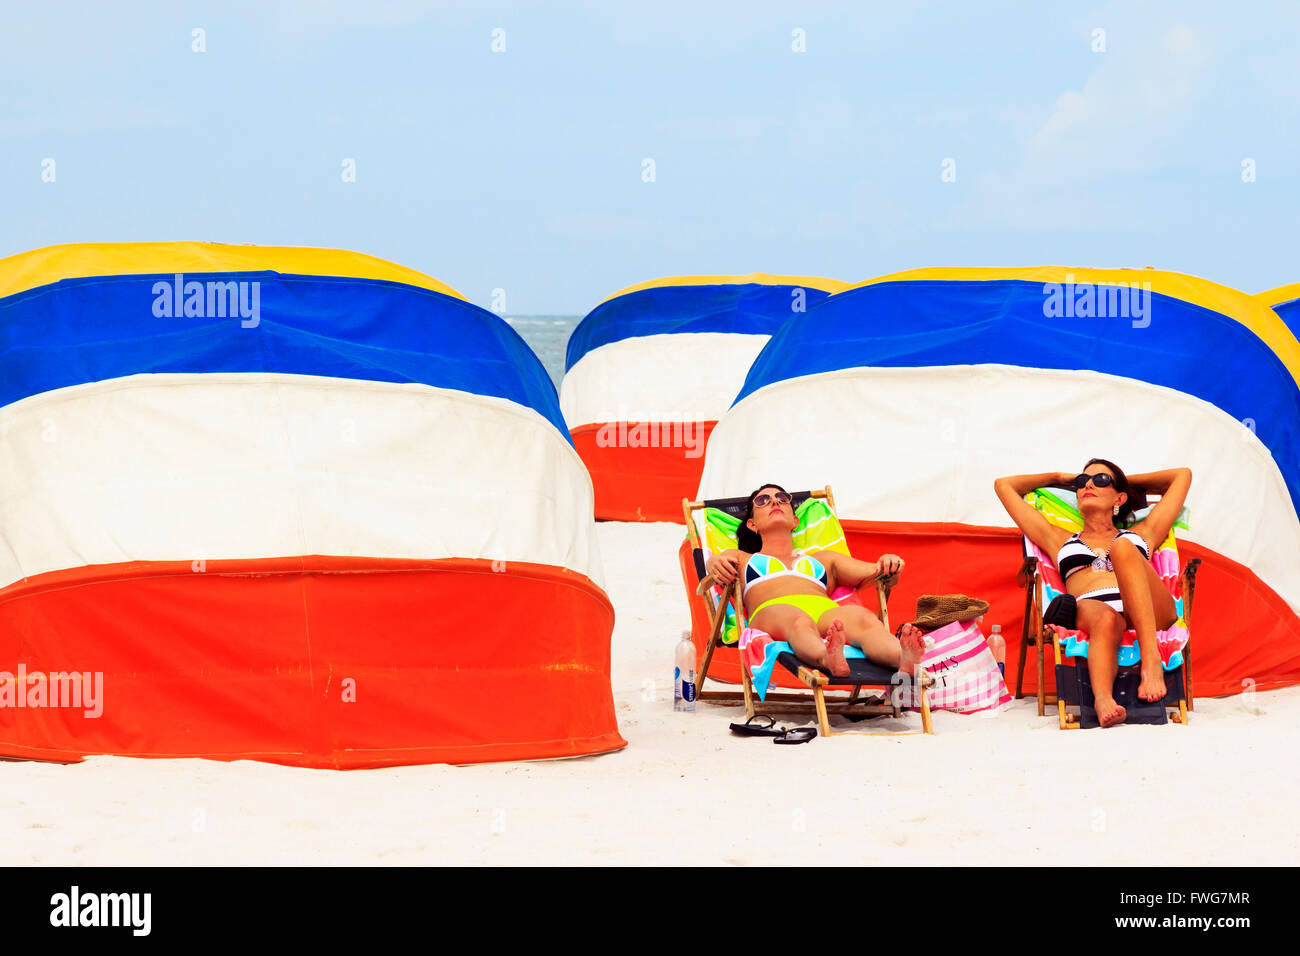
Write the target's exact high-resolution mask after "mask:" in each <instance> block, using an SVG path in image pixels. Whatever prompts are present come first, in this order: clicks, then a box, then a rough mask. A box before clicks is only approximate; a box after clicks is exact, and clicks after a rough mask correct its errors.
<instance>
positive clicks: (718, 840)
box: [0, 523, 1300, 865]
mask: <svg viewBox="0 0 1300 956" xmlns="http://www.w3.org/2000/svg"><path fill="white" fill-rule="evenodd" d="M599 535H600V544H601V547H602V550H603V554H604V561H605V567H606V574H607V585H608V588H609V593H610V596H611V598H612V600H613V602H614V606H615V608H616V611H617V624H616V627H615V631H614V640H613V684H614V697H615V701H616V704H617V708H618V717H619V725H620V729H621V731H622V733H623V736H624V737H626V738H627V740H628V742H629V746H628V747H627V748H626V749H624V750H622V751H620V752H618V753H613V754H606V755H603V756H598V757H588V758H582V759H575V760H563V761H549V762H535V763H506V764H480V765H476V766H469V767H450V766H423V767H403V768H396V769H388V770H373V771H351V772H335V771H321V770H298V769H292V768H287V767H280V766H274V765H270V764H262V763H256V762H250V761H240V762H237V763H222V762H217V761H204V760H139V759H130V758H115V757H96V758H92V759H89V760H87V761H85V762H84V763H82V764H78V765H72V766H57V765H50V764H39V763H24V762H4V763H0V777H2V778H3V780H4V784H5V785H4V788H3V793H4V796H3V797H2V798H0V859H2V860H3V862H4V863H6V864H9V865H16V864H17V865H22V864H45V865H56V864H57V865H146V864H161V865H189V864H199V865H205V864H217V865H223V864H547V865H549V864H664V865H684V864H686V865H689V864H736V865H750V864H774V863H775V864H782V863H795V864H797V863H835V864H906V865H917V864H927V863H937V864H965V863H971V864H1065V863H1069V864H1085V865H1088V864H1091V865H1125V864H1148V865H1149V864H1156V863H1159V864H1175V865H1217V864H1260V863H1262V864H1292V865H1294V864H1295V863H1296V862H1297V861H1298V860H1300V827H1298V826H1297V822H1296V812H1295V800H1294V799H1293V798H1292V795H1293V794H1294V793H1295V792H1296V791H1297V789H1298V788H1300V763H1298V762H1297V760H1296V759H1295V741H1296V734H1297V729H1298V727H1300V687H1294V688H1288V689H1285V690H1281V691H1271V692H1267V693H1257V694H1251V695H1242V696H1235V697H1231V698H1224V699H1201V700H1198V701H1197V705H1196V712H1195V714H1194V716H1193V719H1192V722H1191V724H1190V726H1187V727H1179V726H1175V725H1170V726H1166V727H1121V728H1117V729H1114V730H1109V731H1083V732H1078V731H1072V732H1061V731H1058V730H1057V729H1056V721H1055V720H1054V719H1049V718H1040V717H1038V716H1037V715H1036V713H1035V707H1034V702H1033V700H1032V699H1028V700H1023V701H1019V702H1017V703H1016V704H1015V705H1014V707H1013V708H1012V709H1010V710H1009V711H1007V712H1005V713H1002V714H999V715H997V716H993V717H981V716H970V717H963V716H959V715H954V714H947V713H937V714H936V716H935V735H934V736H932V737H926V736H919V735H918V736H906V737H896V738H891V737H884V736H866V735H860V736H852V737H836V738H834V739H822V738H818V739H816V740H813V741H812V742H811V743H808V744H805V745H800V746H794V747H779V746H774V745H773V744H772V743H771V742H770V741H769V740H767V739H764V738H739V737H735V736H733V735H731V734H729V733H728V731H727V724H728V723H729V722H730V721H732V720H735V719H736V715H737V714H738V713H739V711H738V710H737V709H734V708H722V707H715V706H710V705H706V704H701V705H699V708H698V710H697V712H696V713H694V714H677V713H673V711H672V702H671V690H672V688H671V683H670V677H671V673H672V671H671V667H672V649H673V645H674V644H675V643H676V641H677V640H678V638H679V636H680V633H681V631H682V630H683V628H685V627H686V626H687V625H688V623H689V621H688V614H687V608H686V605H685V601H684V598H683V590H682V584H681V580H680V577H679V573H678V569H677V563H676V549H677V545H678V543H679V542H680V540H681V536H682V529H681V528H680V527H679V526H676V525H667V524H643V525H634V524H616V523H607V524H602V525H601V526H600V529H599ZM869 723H872V724H878V723H879V722H869ZM844 726H846V727H854V726H855V725H850V724H845V725H844ZM856 726H862V725H856Z"/></svg>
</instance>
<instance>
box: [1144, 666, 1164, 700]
mask: <svg viewBox="0 0 1300 956" xmlns="http://www.w3.org/2000/svg"><path fill="white" fill-rule="evenodd" d="M1138 696H1139V697H1141V698H1142V699H1143V700H1145V701H1157V700H1163V699H1164V696H1165V672H1164V668H1162V667H1161V666H1160V665H1159V664H1156V665H1155V666H1154V667H1152V668H1151V669H1150V670H1149V671H1148V670H1147V668H1146V665H1143V666H1142V681H1141V683H1139V684H1138Z"/></svg>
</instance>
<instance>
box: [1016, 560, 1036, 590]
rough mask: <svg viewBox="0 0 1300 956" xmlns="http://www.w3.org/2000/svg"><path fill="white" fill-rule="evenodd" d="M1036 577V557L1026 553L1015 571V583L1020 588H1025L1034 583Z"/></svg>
mask: <svg viewBox="0 0 1300 956" xmlns="http://www.w3.org/2000/svg"><path fill="white" fill-rule="evenodd" d="M1036 577H1038V558H1036V557H1034V556H1033V555H1027V556H1026V557H1025V560H1024V562H1023V563H1022V564H1021V565H1020V570H1019V571H1018V572H1017V573H1016V583H1017V584H1019V585H1020V586H1021V587H1022V588H1027V587H1029V586H1030V585H1032V584H1033V583H1034V579H1035V578H1036Z"/></svg>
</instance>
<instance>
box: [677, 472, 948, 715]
mask: <svg viewBox="0 0 1300 956" xmlns="http://www.w3.org/2000/svg"><path fill="white" fill-rule="evenodd" d="M793 497H796V498H802V497H808V498H824V499H826V503H827V504H828V505H829V506H830V509H831V511H832V513H833V512H834V511H835V496H834V495H833V494H832V493H831V488H830V485H827V486H826V487H825V488H824V489H822V490H820V491H812V492H809V493H808V494H807V495H806V496H804V495H797V494H796V495H794V496H793ZM713 504H714V502H713V501H691V500H690V499H687V498H683V499H682V514H683V516H684V517H685V519H686V528H687V532H688V534H689V535H690V539H691V547H692V549H693V550H694V553H695V556H696V577H697V579H698V583H697V585H696V588H695V594H696V596H697V597H698V598H699V599H700V600H701V601H703V602H704V603H705V610H706V612H707V615H708V618H709V622H710V629H709V637H708V641H707V645H706V648H705V653H704V661H703V663H702V664H701V665H700V671H699V675H698V677H697V678H696V687H697V688H699V689H698V690H697V692H696V696H697V697H698V699H700V700H704V701H708V702H710V703H715V704H722V705H733V706H734V705H736V704H743V705H744V707H745V717H746V718H750V717H753V716H755V715H757V714H768V715H775V714H803V713H808V712H809V711H810V710H811V711H813V712H814V713H815V714H816V715H817V727H818V730H819V732H820V733H821V735H822V736H823V737H838V736H852V735H860V734H876V735H880V736H897V737H901V736H906V735H907V734H914V733H927V734H933V733H934V726H933V723H932V721H931V716H930V696H929V688H930V686H931V685H932V684H933V683H934V678H933V677H931V676H930V674H929V673H928V672H926V671H925V670H922V671H921V680H920V697H921V704H920V711H921V726H922V730H921V731H915V730H910V731H836V730H832V729H831V725H830V715H831V714H843V715H851V716H891V717H900V716H902V713H903V708H901V707H899V706H898V705H897V704H895V703H893V702H892V701H893V700H894V699H895V697H894V695H893V690H894V688H895V687H897V686H898V685H897V684H896V683H854V684H845V683H841V682H839V681H838V680H837V679H836V678H833V677H828V676H827V675H826V674H824V673H822V672H821V671H820V670H817V669H816V668H813V667H809V666H807V665H804V664H801V665H800V666H799V668H798V670H797V671H796V672H795V675H794V676H795V677H796V678H797V679H798V680H799V681H800V682H801V683H802V684H803V685H804V686H805V687H807V688H808V689H809V690H811V691H812V694H811V695H809V694H805V693H802V692H798V691H794V692H789V693H785V692H777V693H769V694H768V695H767V698H766V699H765V700H762V701H760V700H758V695H757V693H756V692H755V690H754V685H753V680H752V679H751V677H750V674H749V668H748V667H747V666H745V662H744V660H743V659H741V660H740V661H739V664H740V680H741V685H740V686H741V689H740V691H718V690H705V689H704V682H705V680H706V679H707V678H708V674H709V665H710V664H711V663H712V661H713V652H714V651H715V650H716V649H717V648H719V647H725V646H728V645H725V644H723V642H722V628H723V625H724V623H725V621H726V619H727V605H728V604H731V606H732V607H733V608H734V609H735V612H736V620H737V622H738V624H739V626H740V627H741V628H743V627H745V624H746V621H747V618H746V615H745V606H744V602H743V600H742V598H741V593H740V587H739V585H740V582H739V580H738V579H737V580H733V581H732V582H731V583H730V584H728V585H726V586H725V587H724V588H723V590H722V594H721V597H720V598H719V600H718V602H717V604H716V606H714V605H713V604H712V601H711V600H710V596H709V595H710V591H712V589H713V587H714V586H715V584H716V582H715V581H714V579H713V576H712V575H708V574H705V573H704V570H703V567H702V554H703V543H702V542H701V541H700V536H699V532H698V531H697V530H696V527H695V519H694V512H696V511H699V510H700V509H702V508H705V507H710V506H712V505H713ZM897 581H898V575H897V574H888V575H882V576H880V577H878V578H876V579H875V585H876V597H877V599H878V600H879V604H880V620H881V622H882V623H883V624H884V625H885V628H886V629H888V628H889V593H890V591H891V590H892V589H893V587H894V585H895V584H896V583H897ZM715 679H716V678H715ZM830 688H844V689H845V690H846V691H847V696H845V695H840V694H835V695H834V696H828V695H827V693H826V691H827V690H828V689H830ZM864 689H865V690H868V691H876V692H881V693H883V699H884V701H885V702H884V703H881V702H877V701H878V700H879V698H878V697H859V696H858V695H859V693H860V692H861V691H863V690H864Z"/></svg>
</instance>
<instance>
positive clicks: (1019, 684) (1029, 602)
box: [1016, 555, 1201, 730]
mask: <svg viewBox="0 0 1300 956" xmlns="http://www.w3.org/2000/svg"><path fill="white" fill-rule="evenodd" d="M1200 566H1201V559H1200V558H1191V559H1190V560H1189V561H1187V563H1186V564H1185V565H1183V569H1182V571H1181V572H1180V573H1179V576H1178V577H1179V580H1180V582H1181V590H1182V592H1183V620H1184V621H1185V622H1186V624H1187V630H1188V633H1189V634H1190V633H1191V630H1192V602H1193V599H1194V598H1195V596H1196V571H1197V569H1198V568H1199V567H1200ZM1016 581H1017V583H1018V584H1020V585H1021V586H1022V587H1023V588H1025V615H1024V624H1023V626H1022V627H1021V631H1020V663H1019V665H1018V666H1017V668H1016V700H1020V699H1021V698H1022V697H1024V696H1025V695H1024V691H1023V688H1024V680H1025V656H1026V654H1027V653H1028V651H1029V648H1030V647H1031V646H1036V647H1037V648H1038V653H1037V654H1036V655H1035V656H1036V658H1037V665H1038V684H1037V687H1038V716H1039V717H1044V716H1046V714H1047V710H1046V706H1047V705H1048V704H1056V719H1057V724H1058V725H1059V726H1060V729H1061V730H1078V729H1079V727H1080V726H1081V725H1080V724H1079V720H1078V717H1077V715H1075V714H1072V713H1069V712H1068V711H1066V709H1065V707H1066V703H1065V701H1063V700H1061V699H1060V698H1059V696H1058V695H1057V694H1048V693H1047V692H1046V691H1045V690H1044V688H1043V673H1044V670H1045V669H1046V658H1047V648H1048V646H1049V645H1050V646H1051V647H1052V649H1053V651H1054V652H1055V661H1056V664H1057V665H1060V664H1063V663H1065V657H1064V655H1063V653H1062V651H1061V639H1060V637H1059V636H1058V635H1057V633H1056V631H1054V630H1053V629H1052V628H1051V627H1050V626H1049V625H1046V624H1044V623H1043V610H1044V608H1043V606H1042V594H1043V574H1042V571H1041V570H1040V568H1039V561H1038V558H1037V557H1034V556H1031V555H1026V556H1025V558H1024V561H1023V563H1022V564H1021V566H1020V571H1019V573H1018V574H1017V575H1016ZM1075 666H1076V667H1077V666H1079V665H1078V664H1077V663H1076V664H1075ZM1183 688H1184V692H1183V698H1182V699H1181V700H1179V702H1178V709H1177V710H1176V711H1175V710H1172V709H1171V710H1170V712H1169V719H1170V720H1172V721H1173V722H1174V723H1176V724H1184V725H1186V724H1187V722H1188V711H1192V710H1195V709H1196V701H1195V695H1194V693H1193V690H1192V644H1191V640H1190V638H1189V640H1188V642H1187V645H1186V646H1185V647H1184V648H1183Z"/></svg>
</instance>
